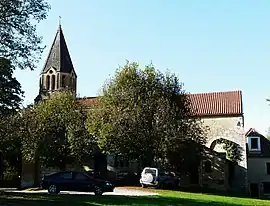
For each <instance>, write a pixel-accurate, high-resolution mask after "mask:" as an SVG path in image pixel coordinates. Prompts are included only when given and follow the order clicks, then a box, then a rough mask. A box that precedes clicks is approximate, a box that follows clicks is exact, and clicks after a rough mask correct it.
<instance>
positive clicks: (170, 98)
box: [87, 62, 206, 167]
mask: <svg viewBox="0 0 270 206" xmlns="http://www.w3.org/2000/svg"><path fill="white" fill-rule="evenodd" d="M97 101H98V104H97V106H96V107H95V108H93V109H92V110H90V112H89V115H88V119H87V126H88V131H89V132H90V134H91V135H93V136H95V137H96V138H98V143H99V146H100V148H101V149H102V150H104V151H106V152H108V153H122V154H126V155H128V156H130V157H131V158H138V159H140V160H141V161H142V163H143V165H144V166H147V165H150V164H151V163H152V162H153V160H156V159H162V160H168V161H166V162H167V165H168V166H169V165H170V166H174V167H176V166H179V165H177V164H181V163H182V162H181V161H184V160H187V158H188V159H190V158H191V156H192V155H191V156H189V157H188V156H187V155H185V152H184V151H186V150H188V151H191V153H190V154H198V152H199V151H200V147H201V145H202V144H203V143H205V141H206V139H205V135H204V130H203V128H202V124H201V122H200V120H199V119H196V118H194V116H193V114H194V111H192V108H191V107H190V101H189V99H188V98H187V95H186V94H185V91H184V90H183V87H182V83H180V82H179V80H178V78H177V77H176V76H175V75H174V74H170V73H169V72H167V73H165V74H163V73H161V72H160V71H157V70H156V69H155V68H154V66H153V65H152V64H150V65H147V66H146V67H145V68H143V69H141V68H140V67H139V65H138V64H137V63H129V62H127V64H126V65H125V66H124V67H123V68H120V69H119V70H117V71H116V74H115V76H114V77H113V78H111V79H110V80H109V81H107V82H106V83H105V84H104V87H103V90H102V96H100V97H99V98H98V100H97ZM175 157H177V161H176V159H175Z"/></svg>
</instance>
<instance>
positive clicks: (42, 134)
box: [21, 91, 93, 169]
mask: <svg viewBox="0 0 270 206" xmlns="http://www.w3.org/2000/svg"><path fill="white" fill-rule="evenodd" d="M22 119H23V121H22V122H23V123H22V127H21V128H22V146H23V147H22V151H23V155H24V158H25V159H26V160H28V161H33V160H35V158H40V160H41V162H42V163H43V164H45V165H46V166H57V167H59V168H60V169H63V168H64V167H65V165H66V164H68V163H71V162H72V161H73V160H74V159H76V160H78V161H80V160H81V158H82V156H83V155H85V154H89V153H90V152H91V148H92V146H93V145H92V144H91V143H92V142H91V138H90V136H89V135H88V134H87V132H86V129H85V127H84V124H83V114H82V111H81V109H80V107H79V106H78V105H77V102H76V99H75V97H74V96H73V95H72V94H71V93H69V92H67V91H61V92H56V93H54V94H52V96H51V97H50V99H48V100H45V101H42V102H40V103H39V104H36V105H33V106H32V107H29V108H26V109H25V110H24V111H23V112H22ZM83 147H84V148H83Z"/></svg>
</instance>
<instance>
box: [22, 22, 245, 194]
mask: <svg viewBox="0 0 270 206" xmlns="http://www.w3.org/2000/svg"><path fill="white" fill-rule="evenodd" d="M61 88H68V89H70V90H71V91H73V92H74V95H76V88H77V75H76V72H75V69H74V67H73V64H72V61H71V57H70V55H69V52H68V48H67V44H66V42H65V38H64V35H63V30H62V28H61V26H59V28H58V30H57V33H56V36H55V38H54V41H53V44H52V46H51V49H50V51H49V54H48V57H47V59H46V62H45V64H44V67H43V69H42V71H41V74H40V92H39V95H38V96H37V98H36V99H35V101H36V102H38V101H40V100H41V99H44V98H45V99H46V98H48V97H49V95H50V93H52V92H54V91H57V90H59V89H61ZM189 98H190V99H191V104H192V107H194V109H195V110H196V111H197V113H196V116H198V117H200V118H202V120H203V121H204V124H205V125H207V126H208V127H209V129H210V130H209V131H210V132H209V136H208V138H209V141H208V143H207V145H206V147H207V148H208V152H209V159H208V160H204V161H203V162H202V163H201V166H200V168H197V170H196V172H195V173H197V174H195V176H193V177H189V178H186V179H185V180H184V179H183V182H186V183H184V184H186V185H190V184H197V185H199V186H207V187H212V188H216V187H219V186H220V185H222V186H221V187H222V188H224V189H227V188H228V187H229V186H228V172H227V171H228V161H227V160H226V157H225V156H226V155H225V156H224V152H225V153H226V151H224V150H223V148H222V145H220V144H218V142H217V140H218V139H227V140H229V141H232V142H235V143H236V144H238V145H239V146H240V147H241V148H242V154H243V157H242V160H241V161H240V163H239V164H238V165H237V166H238V167H237V169H236V171H235V172H234V174H233V178H232V179H233V181H232V184H233V185H232V186H231V187H234V188H235V189H237V190H238V191H245V190H246V188H247V172H246V169H247V162H246V142H245V135H244V132H243V128H244V116H243V107H242V93H241V92H240V91H230V92H212V93H202V94H189ZM95 100H96V97H88V98H81V99H78V102H80V103H81V104H82V105H84V106H86V107H93V106H94V105H95V104H96V101H95ZM132 164H133V166H132ZM134 164H135V163H130V162H129V163H123V162H121V158H119V157H118V158H116V157H115V156H108V157H107V169H108V170H109V171H114V172H117V171H121V170H125V169H132V168H135V166H134ZM35 167H36V165H33V164H32V165H27V164H23V168H22V186H31V185H33V184H34V179H35V175H36V174H34V171H35V170H34V168H35ZM206 170H207V171H206Z"/></svg>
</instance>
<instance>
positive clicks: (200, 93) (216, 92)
mask: <svg viewBox="0 0 270 206" xmlns="http://www.w3.org/2000/svg"><path fill="white" fill-rule="evenodd" d="M235 92H237V93H238V92H239V93H242V90H227V91H219V92H218V91H214V92H199V93H188V95H202V94H222V93H235Z"/></svg>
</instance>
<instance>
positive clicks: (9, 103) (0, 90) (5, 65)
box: [0, 57, 23, 117]
mask: <svg viewBox="0 0 270 206" xmlns="http://www.w3.org/2000/svg"><path fill="white" fill-rule="evenodd" d="M13 72H14V67H13V66H12V64H11V62H10V61H9V60H7V59H5V58H2V57H0V117H2V116H3V115H8V114H10V113H14V112H15V111H16V110H18V109H19V108H20V105H21V102H22V98H23V91H22V89H21V84H20V83H19V82H18V81H17V79H16V78H15V77H13Z"/></svg>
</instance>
